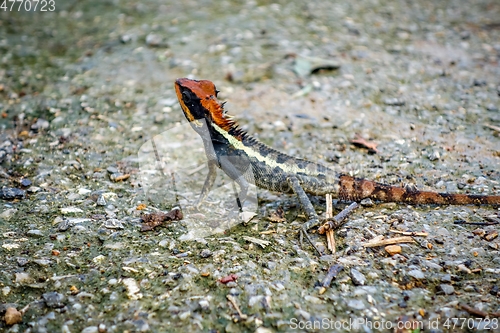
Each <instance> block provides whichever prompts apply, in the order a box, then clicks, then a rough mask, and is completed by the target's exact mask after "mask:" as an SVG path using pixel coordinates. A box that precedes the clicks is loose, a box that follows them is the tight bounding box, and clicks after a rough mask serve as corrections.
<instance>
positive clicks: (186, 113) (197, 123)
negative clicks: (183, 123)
mask: <svg viewBox="0 0 500 333" xmlns="http://www.w3.org/2000/svg"><path fill="white" fill-rule="evenodd" d="M186 80H188V79H177V80H175V92H176V94H177V99H178V100H179V104H180V105H181V108H182V112H183V113H184V116H185V117H186V119H187V120H188V121H189V122H190V123H192V124H194V126H196V127H202V126H203V124H202V123H201V122H200V121H198V120H197V119H196V118H195V117H194V116H193V114H192V113H191V110H189V107H188V106H187V105H186V103H184V100H183V98H182V89H185V88H184V87H183V84H185V82H186Z"/></svg>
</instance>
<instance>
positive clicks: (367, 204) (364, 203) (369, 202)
mask: <svg viewBox="0 0 500 333" xmlns="http://www.w3.org/2000/svg"><path fill="white" fill-rule="evenodd" d="M361 205H362V206H365V207H371V206H373V205H374V204H373V201H372V199H370V198H366V199H363V200H361Z"/></svg>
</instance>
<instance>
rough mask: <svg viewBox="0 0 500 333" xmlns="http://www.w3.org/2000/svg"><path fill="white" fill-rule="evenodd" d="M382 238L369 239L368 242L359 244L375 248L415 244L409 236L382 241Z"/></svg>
mask: <svg viewBox="0 0 500 333" xmlns="http://www.w3.org/2000/svg"><path fill="white" fill-rule="evenodd" d="M383 237H384V236H377V237H375V238H373V239H371V240H370V241H369V242H366V243H363V244H361V245H362V246H364V247H375V246H385V245H391V244H398V243H415V241H414V240H413V238H411V237H409V236H402V237H394V238H389V239H383Z"/></svg>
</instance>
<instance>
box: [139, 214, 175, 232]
mask: <svg viewBox="0 0 500 333" xmlns="http://www.w3.org/2000/svg"><path fill="white" fill-rule="evenodd" d="M182 218H183V215H182V212H181V211H180V210H179V209H173V210H171V211H169V212H168V213H163V212H157V213H151V214H146V215H143V216H142V217H141V219H142V221H143V222H144V223H143V224H142V225H141V231H149V230H153V228H155V227H157V226H159V225H162V224H163V222H165V221H178V220H181V219H182Z"/></svg>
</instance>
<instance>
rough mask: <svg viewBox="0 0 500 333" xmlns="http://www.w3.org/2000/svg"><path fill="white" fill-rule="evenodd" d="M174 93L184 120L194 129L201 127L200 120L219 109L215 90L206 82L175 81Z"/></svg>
mask: <svg viewBox="0 0 500 333" xmlns="http://www.w3.org/2000/svg"><path fill="white" fill-rule="evenodd" d="M175 91H176V93H177V98H178V99H179V103H180V105H181V108H182V111H183V112H184V116H186V119H187V120H188V121H189V122H191V123H192V125H194V126H196V127H201V126H202V122H200V121H199V120H200V119H205V120H209V119H207V118H208V117H209V116H210V114H211V113H212V112H215V111H216V110H218V109H219V108H220V104H219V102H218V101H217V92H218V91H217V89H215V85H214V84H213V83H212V82H210V81H207V80H200V81H197V80H190V79H177V80H176V81H175Z"/></svg>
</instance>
